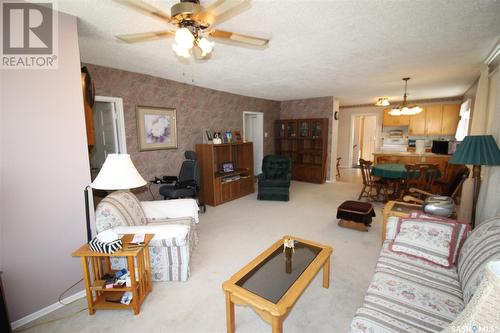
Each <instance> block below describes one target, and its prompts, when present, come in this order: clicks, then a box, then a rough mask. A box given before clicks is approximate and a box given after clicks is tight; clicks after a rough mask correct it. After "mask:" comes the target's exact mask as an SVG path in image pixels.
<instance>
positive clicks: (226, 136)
mask: <svg viewBox="0 0 500 333" xmlns="http://www.w3.org/2000/svg"><path fill="white" fill-rule="evenodd" d="M232 141H233V132H231V131H226V132H225V133H224V143H231V142H232Z"/></svg>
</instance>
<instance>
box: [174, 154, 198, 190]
mask: <svg viewBox="0 0 500 333" xmlns="http://www.w3.org/2000/svg"><path fill="white" fill-rule="evenodd" d="M184 157H185V158H186V160H185V161H184V162H182V166H181V171H180V172H179V182H180V183H182V182H187V181H192V180H194V181H195V183H196V187H197V189H199V188H200V167H199V165H198V159H197V158H196V153H195V152H194V151H192V150H187V151H186V152H185V153H184Z"/></svg>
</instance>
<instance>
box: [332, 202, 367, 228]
mask: <svg viewBox="0 0 500 333" xmlns="http://www.w3.org/2000/svg"><path fill="white" fill-rule="evenodd" d="M372 217H375V210H373V205H372V204H371V203H369V202H361V201H352V200H349V201H344V202H343V203H342V204H341V205H340V206H339V207H338V208H337V218H338V219H340V221H339V226H341V227H345V228H350V229H356V230H360V231H368V228H369V227H370V226H371V224H372Z"/></svg>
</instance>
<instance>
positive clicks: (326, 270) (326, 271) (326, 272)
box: [323, 257, 330, 289]
mask: <svg viewBox="0 0 500 333" xmlns="http://www.w3.org/2000/svg"><path fill="white" fill-rule="evenodd" d="M329 287H330V257H328V259H326V261H325V263H324V264H323V288H326V289H328V288H329Z"/></svg>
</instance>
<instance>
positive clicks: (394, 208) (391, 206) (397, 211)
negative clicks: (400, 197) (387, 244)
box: [381, 201, 422, 243]
mask: <svg viewBox="0 0 500 333" xmlns="http://www.w3.org/2000/svg"><path fill="white" fill-rule="evenodd" d="M412 210H422V205H417V204H412V203H408V202H400V201H389V202H388V203H386V204H385V206H384V210H383V211H382V215H383V216H384V221H383V223H382V235H381V236H382V243H383V242H384V241H385V232H386V227H387V220H388V219H389V217H390V216H397V217H409V216H410V212H411V211H412Z"/></svg>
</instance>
